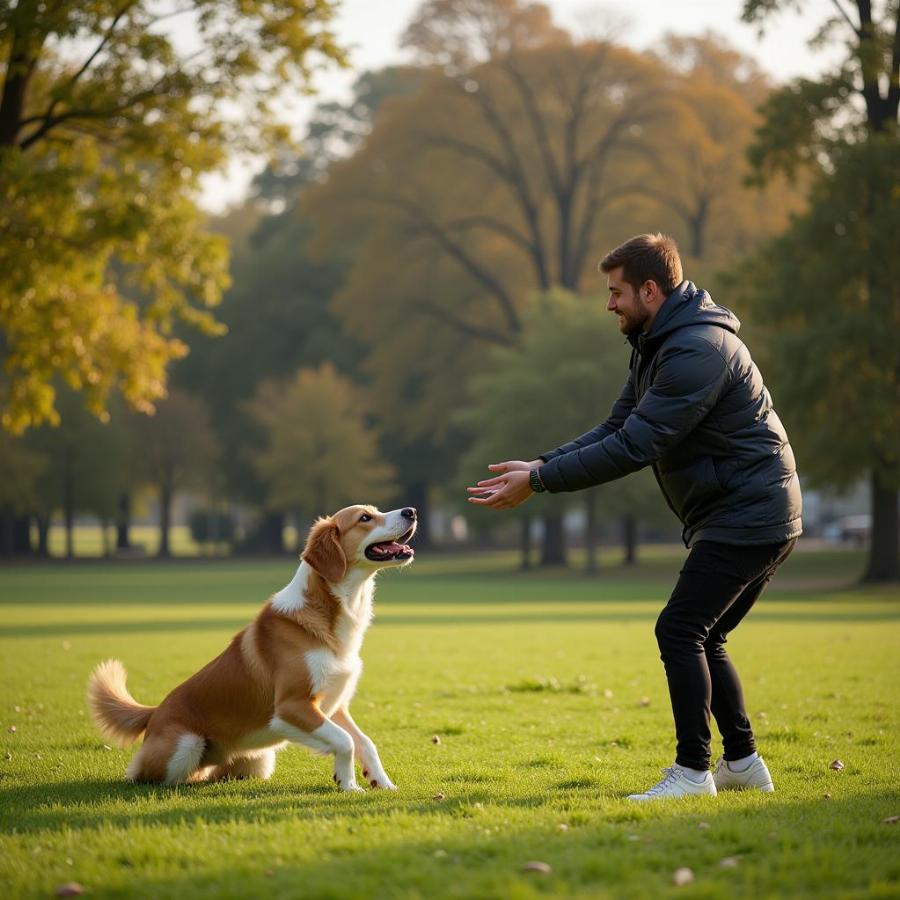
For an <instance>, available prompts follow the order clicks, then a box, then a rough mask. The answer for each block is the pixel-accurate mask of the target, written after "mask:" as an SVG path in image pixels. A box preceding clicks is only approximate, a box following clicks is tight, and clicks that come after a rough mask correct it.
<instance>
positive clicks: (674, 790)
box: [626, 764, 716, 802]
mask: <svg viewBox="0 0 900 900" xmlns="http://www.w3.org/2000/svg"><path fill="white" fill-rule="evenodd" d="M662 772H663V774H664V776H665V777H664V778H663V780H662V781H660V783H659V784H655V785H653V787H652V788H650V790H649V791H645V792H644V793H643V794H629V795H628V797H627V798H626V799H627V800H637V801H640V802H643V801H644V800H669V799H672V798H674V797H700V796H709V797H715V796H716V783H715V782H714V781H713V777H712V773H711V772H707V773H706V774H705V776H704V778H703V781H694V780H693V779H692V778H688V777H687V775H685V774H684V769H682V768H681V766H679V765H677V764H673V765H671V766H669V768H667V769H663V770H662Z"/></svg>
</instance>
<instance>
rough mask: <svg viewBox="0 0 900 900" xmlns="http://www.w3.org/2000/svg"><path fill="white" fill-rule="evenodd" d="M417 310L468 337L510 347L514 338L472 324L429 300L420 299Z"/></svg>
mask: <svg viewBox="0 0 900 900" xmlns="http://www.w3.org/2000/svg"><path fill="white" fill-rule="evenodd" d="M416 311H417V312H420V313H423V314H424V315H427V316H430V317H431V318H433V319H437V320H438V321H440V322H443V323H444V324H445V325H449V326H450V327H451V328H455V329H456V330H457V331H459V332H461V333H462V334H465V335H467V336H468V337H473V338H478V339H479V340H482V341H488V342H489V343H492V344H499V345H500V346H503V347H508V346H510V345H511V344H512V340H511V339H510V338H509V336H508V335H506V334H504V333H503V332H501V331H494V329H492V328H482V327H479V326H477V325H472V324H471V323H470V322H467V321H466V320H465V319H463V318H460V317H459V316H456V315H454V314H453V313H452V312H450V311H449V310H447V309H444V308H443V307H441V306H438V305H437V304H435V303H431V302H429V301H427V300H420V301H419V304H418V306H417V307H416Z"/></svg>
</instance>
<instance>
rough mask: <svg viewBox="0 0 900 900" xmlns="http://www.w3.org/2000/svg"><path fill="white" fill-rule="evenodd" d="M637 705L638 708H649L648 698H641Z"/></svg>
mask: <svg viewBox="0 0 900 900" xmlns="http://www.w3.org/2000/svg"><path fill="white" fill-rule="evenodd" d="M638 705H639V706H649V705H650V698H649V697H641V699H640V701H639V702H638Z"/></svg>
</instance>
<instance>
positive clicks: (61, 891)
mask: <svg viewBox="0 0 900 900" xmlns="http://www.w3.org/2000/svg"><path fill="white" fill-rule="evenodd" d="M55 893H56V896H57V897H77V896H79V894H83V893H84V888H83V887H82V886H81V885H80V884H79V883H78V882H77V881H67V882H66V883H65V884H61V885H60V886H59V887H58V888H57V889H56V891H55Z"/></svg>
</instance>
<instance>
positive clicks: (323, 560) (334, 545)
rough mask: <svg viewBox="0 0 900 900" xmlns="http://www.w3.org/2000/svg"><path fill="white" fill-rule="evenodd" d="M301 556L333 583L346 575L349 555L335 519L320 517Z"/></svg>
mask: <svg viewBox="0 0 900 900" xmlns="http://www.w3.org/2000/svg"><path fill="white" fill-rule="evenodd" d="M300 558H301V559H302V560H304V562H306V563H308V564H309V565H310V566H311V567H312V568H313V569H315V570H316V571H317V572H318V573H319V574H320V575H321V576H322V577H323V578H324V579H325V580H326V581H330V582H331V583H332V584H333V583H335V582H338V581H340V580H341V579H342V578H343V577H344V575H345V574H346V572H347V557H346V556H345V555H344V548H343V547H342V546H341V542H340V540H339V538H338V527H337V524H336V523H335V521H334V520H333V519H319V520H318V521H317V522H316V523H315V525H313V527H312V529H311V530H310V532H309V537H308V538H307V539H306V547H305V548H304V550H303V553H302V555H301V557H300Z"/></svg>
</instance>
